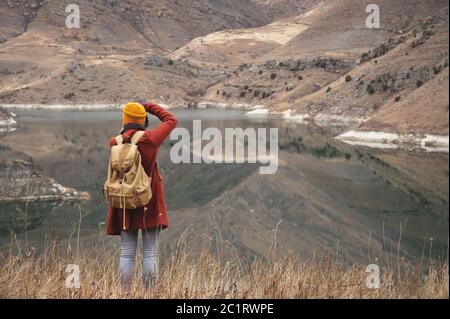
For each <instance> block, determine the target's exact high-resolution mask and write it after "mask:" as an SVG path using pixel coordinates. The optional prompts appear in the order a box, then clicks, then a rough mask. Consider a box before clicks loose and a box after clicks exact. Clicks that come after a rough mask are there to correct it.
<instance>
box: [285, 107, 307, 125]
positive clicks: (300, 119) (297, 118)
mask: <svg viewBox="0 0 450 319" xmlns="http://www.w3.org/2000/svg"><path fill="white" fill-rule="evenodd" d="M282 114H283V119H285V120H286V121H291V122H296V123H306V122H307V121H308V120H310V119H311V117H310V116H309V114H294V113H293V111H292V110H291V109H289V110H286V111H284V112H283V113H282Z"/></svg>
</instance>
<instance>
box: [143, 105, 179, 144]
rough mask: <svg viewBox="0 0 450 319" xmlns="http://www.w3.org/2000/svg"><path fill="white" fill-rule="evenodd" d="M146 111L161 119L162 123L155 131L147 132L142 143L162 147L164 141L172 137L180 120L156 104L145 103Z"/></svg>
mask: <svg viewBox="0 0 450 319" xmlns="http://www.w3.org/2000/svg"><path fill="white" fill-rule="evenodd" d="M142 105H143V106H144V107H145V110H146V111H147V112H148V113H150V114H152V115H154V116H156V117H157V118H159V120H160V121H161V122H162V123H160V124H159V125H158V126H157V127H156V128H155V129H151V130H149V131H147V132H146V133H145V135H144V137H143V139H142V142H146V143H150V144H152V145H154V146H160V145H161V144H162V143H163V142H164V140H165V139H166V138H167V137H168V136H169V135H170V133H171V132H172V130H173V129H174V128H175V127H176V126H177V123H178V120H177V118H176V117H175V115H173V114H172V113H170V112H169V111H167V110H166V109H164V108H163V107H161V106H159V105H158V104H156V103H152V102H149V103H143V104H142Z"/></svg>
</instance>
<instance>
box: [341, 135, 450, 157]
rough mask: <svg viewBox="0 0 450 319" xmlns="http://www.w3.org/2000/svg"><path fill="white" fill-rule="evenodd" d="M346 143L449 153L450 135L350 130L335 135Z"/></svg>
mask: <svg viewBox="0 0 450 319" xmlns="http://www.w3.org/2000/svg"><path fill="white" fill-rule="evenodd" d="M335 138H336V139H337V140H340V141H342V142H344V143H347V144H350V145H355V146H367V147H372V148H381V149H398V148H400V147H401V146H411V147H415V148H418V149H420V150H423V151H425V152H437V153H449V136H448V135H432V134H423V135H421V136H416V135H413V134H397V133H387V132H378V131H357V130H350V131H348V132H345V133H343V134H340V135H338V136H336V137H335Z"/></svg>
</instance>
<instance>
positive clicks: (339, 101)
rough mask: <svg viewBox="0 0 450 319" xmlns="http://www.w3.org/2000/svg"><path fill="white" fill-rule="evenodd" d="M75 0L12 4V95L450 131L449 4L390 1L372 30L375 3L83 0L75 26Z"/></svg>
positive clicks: (8, 15)
mask: <svg viewBox="0 0 450 319" xmlns="http://www.w3.org/2000/svg"><path fill="white" fill-rule="evenodd" d="M69 2H70V1H68V0H65V1H56V0H47V1H43V0H23V1H14V0H8V1H4V2H2V3H1V4H0V15H1V19H0V42H1V44H0V56H1V59H0V75H1V76H0V102H2V103H36V104H73V103H88V104H91V103H123V102H125V101H128V100H132V99H138V100H140V99H142V98H144V97H145V98H149V99H153V100H156V101H157V102H159V103H162V104H168V105H169V104H170V105H172V106H187V105H188V106H196V105H201V104H202V103H203V104H204V105H208V104H211V105H217V104H221V105H225V106H229V107H235V106H241V107H242V106H244V107H249V108H251V107H254V106H255V105H263V106H265V107H266V108H269V109H271V110H275V111H278V112H285V111H288V110H289V112H290V114H296V113H297V114H299V115H302V116H305V117H309V118H317V117H319V118H320V119H326V120H347V121H348V120H350V121H352V122H353V123H354V124H353V126H354V127H355V128H357V129H359V130H383V131H389V132H396V133H432V134H439V135H444V134H448V89H447V88H446V85H447V83H448V3H447V1H444V0H435V1H430V0H421V1H408V0H401V1H396V0H387V1H383V2H382V3H381V4H380V11H381V16H380V18H381V25H380V28H379V29H368V28H367V27H366V26H365V20H366V17H367V15H368V14H367V13H366V12H365V9H366V6H367V5H368V4H369V3H371V1H369V0H364V1H361V0H326V1H319V0H304V1H294V0H272V1H265V0H249V1H236V0H224V1H210V0H202V1H195V2H191V1H176V0H159V1H151V3H149V2H144V1H137V0H127V1H114V0H108V1H100V0H96V1H88V0H83V1H80V2H79V5H80V8H81V10H82V19H81V24H82V28H81V29H72V30H69V29H67V28H65V27H64V21H65V15H66V13H65V12H64V8H65V6H66V5H67V4H68V3H69ZM30 52H33V54H32V58H30V57H31V53H30ZM429 97H433V100H432V101H430V100H429ZM424 109H426V112H423V110H424Z"/></svg>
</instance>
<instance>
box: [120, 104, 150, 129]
mask: <svg viewBox="0 0 450 319" xmlns="http://www.w3.org/2000/svg"><path fill="white" fill-rule="evenodd" d="M146 119H147V112H146V111H145V108H144V106H142V104H140V103H136V102H131V103H127V104H125V106H124V107H123V125H124V126H125V124H128V123H136V124H141V125H145V120H146Z"/></svg>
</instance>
